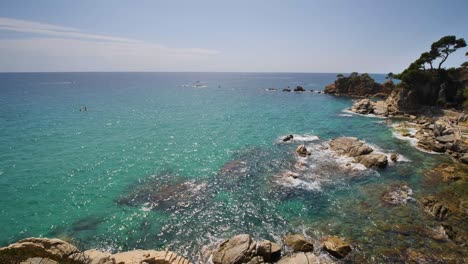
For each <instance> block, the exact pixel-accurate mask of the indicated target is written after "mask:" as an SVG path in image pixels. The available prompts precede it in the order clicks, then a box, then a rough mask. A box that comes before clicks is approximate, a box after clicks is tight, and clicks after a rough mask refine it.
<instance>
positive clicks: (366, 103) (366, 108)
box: [351, 99, 374, 115]
mask: <svg viewBox="0 0 468 264" xmlns="http://www.w3.org/2000/svg"><path fill="white" fill-rule="evenodd" d="M351 111H352V112H354V113H358V114H362V115H367V114H372V113H373V112H374V103H373V102H372V101H371V100H369V99H362V100H359V101H357V102H355V103H354V104H353V106H352V107H351Z"/></svg>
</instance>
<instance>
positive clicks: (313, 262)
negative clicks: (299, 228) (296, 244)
mask: <svg viewBox="0 0 468 264" xmlns="http://www.w3.org/2000/svg"><path fill="white" fill-rule="evenodd" d="M277 263H278V264H319V263H320V261H319V259H318V258H317V256H315V255H314V254H313V253H311V252H306V253H304V252H298V253H294V254H292V255H291V256H286V257H283V258H281V259H280V260H279V261H278V262H277Z"/></svg>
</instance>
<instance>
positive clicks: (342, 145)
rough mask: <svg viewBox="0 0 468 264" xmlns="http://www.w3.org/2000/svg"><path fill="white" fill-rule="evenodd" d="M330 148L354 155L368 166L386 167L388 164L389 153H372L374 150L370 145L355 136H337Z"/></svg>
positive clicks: (340, 152) (342, 153)
mask: <svg viewBox="0 0 468 264" xmlns="http://www.w3.org/2000/svg"><path fill="white" fill-rule="evenodd" d="M330 148H331V149H332V150H333V151H335V152H336V153H337V154H338V155H343V156H348V157H353V158H354V160H355V161H356V162H358V163H361V164H362V165H364V166H366V167H367V168H385V167H386V166H387V165H388V159H387V155H385V154H382V153H372V152H373V151H374V150H373V149H372V148H371V147H369V145H367V144H365V143H364V142H362V141H360V140H359V139H357V138H355V137H340V138H335V139H333V140H332V141H331V142H330Z"/></svg>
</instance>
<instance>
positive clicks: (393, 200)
mask: <svg viewBox="0 0 468 264" xmlns="http://www.w3.org/2000/svg"><path fill="white" fill-rule="evenodd" d="M411 195H413V190H411V189H410V188H409V187H408V185H406V184H401V185H394V186H390V188H389V190H387V191H385V192H384V193H383V195H382V201H383V202H385V203H387V204H390V205H403V204H406V203H407V202H408V201H409V200H411V199H412V197H411Z"/></svg>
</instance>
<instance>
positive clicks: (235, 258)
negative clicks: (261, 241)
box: [212, 234, 256, 264]
mask: <svg viewBox="0 0 468 264" xmlns="http://www.w3.org/2000/svg"><path fill="white" fill-rule="evenodd" d="M255 250H256V243H255V241H253V240H252V238H251V237H250V235H247V234H243V235H238V236H235V237H232V238H230V239H228V240H226V241H224V242H223V243H221V244H220V245H219V247H218V249H216V250H215V251H214V252H213V255H212V261H213V263H214V264H241V263H247V262H249V261H250V260H251V259H252V257H254V255H255Z"/></svg>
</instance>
